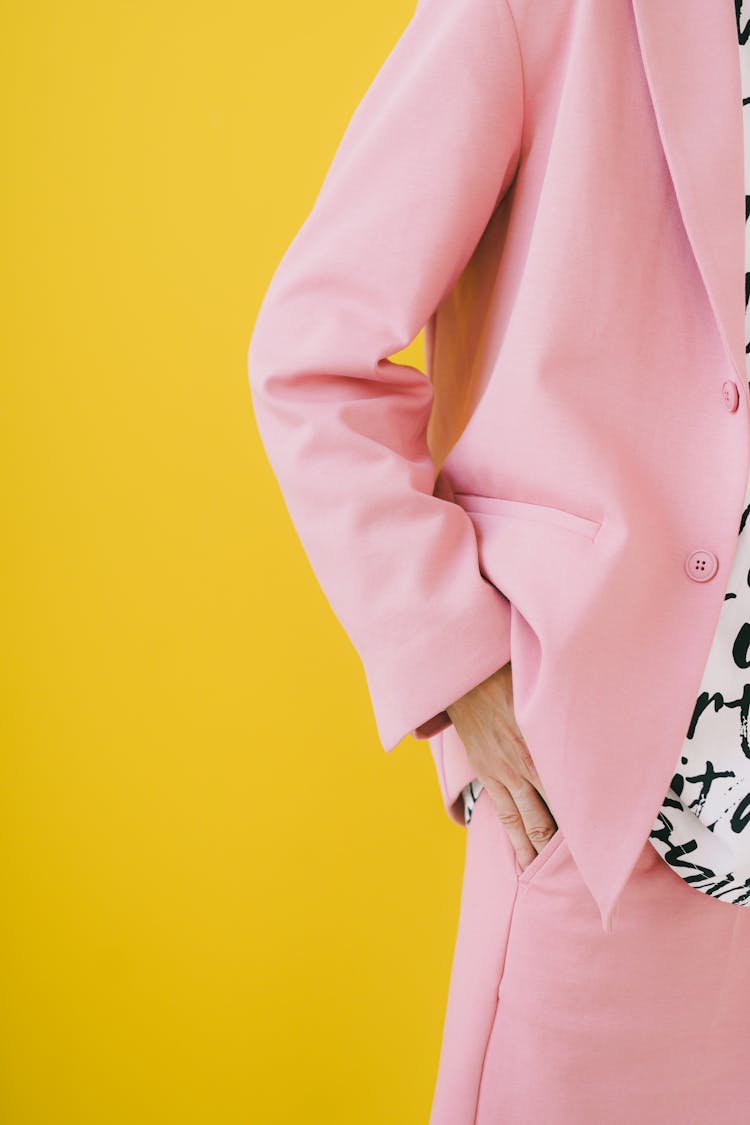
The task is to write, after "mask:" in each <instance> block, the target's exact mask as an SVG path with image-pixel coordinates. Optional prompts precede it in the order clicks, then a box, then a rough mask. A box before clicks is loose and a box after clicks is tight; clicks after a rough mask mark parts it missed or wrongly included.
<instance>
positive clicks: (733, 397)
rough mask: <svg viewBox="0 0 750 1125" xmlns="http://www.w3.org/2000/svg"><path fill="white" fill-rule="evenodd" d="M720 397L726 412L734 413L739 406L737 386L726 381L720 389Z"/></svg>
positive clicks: (729, 380)
mask: <svg viewBox="0 0 750 1125" xmlns="http://www.w3.org/2000/svg"><path fill="white" fill-rule="evenodd" d="M721 397H722V398H723V399H724V405H725V406H726V408H727V410H730V411H732V413H734V411H735V410H736V409H737V407H738V406H739V404H740V392H739V391H738V390H737V384H736V383H734V382H732V380H731V379H727V380H726V382H725V383H724V385H723V387H722V388H721Z"/></svg>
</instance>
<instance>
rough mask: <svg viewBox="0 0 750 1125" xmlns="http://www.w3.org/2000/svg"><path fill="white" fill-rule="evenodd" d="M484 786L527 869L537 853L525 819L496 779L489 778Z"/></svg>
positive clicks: (508, 791) (519, 860) (506, 790)
mask: <svg viewBox="0 0 750 1125" xmlns="http://www.w3.org/2000/svg"><path fill="white" fill-rule="evenodd" d="M483 785H484V788H485V789H486V790H487V793H488V795H489V798H490V801H491V802H492V806H493V808H494V810H495V815H496V816H497V818H498V820H499V821H500V823H501V824H502V826H503V828H504V829H505V831H506V832H507V834H508V838H509V839H510V842H511V844H512V846H513V850H514V851H515V853H516V856H517V858H518V862H519V864H520V865H521V867H526V866H527V865H528V864H529V863H531V861H532V859H534V857H535V856H536V854H537V851H536V848H535V847H534V845H533V843H532V842H531V840H530V839H529V837H528V834H527V832H526V826H525V824H524V820H523V817H522V816H521V813H520V811H519V809H518V806H517V805H516V803H515V801H514V800H513V797H512V796H511V793H510V790H509V789H508V787H507V786H506V785H503V783H502V782H501V781H497V780H495V779H494V778H487V779H486V780H484V781H483Z"/></svg>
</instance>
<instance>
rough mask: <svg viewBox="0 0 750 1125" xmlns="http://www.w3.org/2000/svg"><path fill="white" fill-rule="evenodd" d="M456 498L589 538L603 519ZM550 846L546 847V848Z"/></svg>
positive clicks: (485, 511) (520, 503) (525, 504)
mask: <svg viewBox="0 0 750 1125" xmlns="http://www.w3.org/2000/svg"><path fill="white" fill-rule="evenodd" d="M453 496H454V499H455V502H456V503H457V504H460V505H461V507H462V508H465V509H466V511H467V512H476V513H479V514H481V515H487V516H500V517H504V518H507V519H517V520H527V521H529V522H531V523H543V524H547V525H548V526H549V525H552V526H553V527H562V528H565V530H567V531H573V532H575V533H576V534H577V535H584V536H585V537H586V538H587V539H592V540H593V539H595V538H596V535H597V532H598V531H599V528H600V527H601V521H600V520H595V519H591V518H590V517H589V516H580V515H578V514H576V513H574V512H568V511H566V510H565V509H564V508H553V507H550V506H549V505H547V504H534V503H531V502H530V501H528V500H509V499H507V498H505V497H500V496H481V495H480V494H479V493H477V492H454V493H453ZM545 850H546V849H545Z"/></svg>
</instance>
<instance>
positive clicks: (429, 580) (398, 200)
mask: <svg viewBox="0 0 750 1125" xmlns="http://www.w3.org/2000/svg"><path fill="white" fill-rule="evenodd" d="M522 123H523V82H522V71H521V60H520V57H519V51H518V42H517V39H516V34H515V27H514V25H513V21H512V17H511V14H510V11H509V9H508V7H507V5H506V4H505V3H504V0H418V3H417V5H416V7H415V9H414V10H413V14H412V16H411V18H410V20H409V22H408V24H407V25H406V27H405V29H404V30H403V32H402V33H401V35H400V38H398V40H397V41H396V42H395V45H394V46H393V47H392V48H391V50H390V53H389V54H388V56H387V57H386V59H385V61H384V62H383V64H382V65H381V67H380V69H379V71H378V72H377V74H376V75H375V78H374V79H373V81H372V82H371V84H370V86H369V88H368V89H367V90H366V92H365V94H364V96H363V97H362V99H361V101H360V102H359V104H358V105H357V106H356V107H355V109H354V111H353V113H352V114H351V116H350V118H349V121H348V124H347V126H346V129H345V132H344V134H343V136H342V138H341V141H340V142H339V145H338V148H337V150H336V152H335V154H334V156H333V159H332V161H331V163H330V165H329V167H328V171H327V173H326V175H325V178H324V180H323V182H322V185H321V187H320V190H319V192H318V195H317V197H316V199H315V201H314V203H313V205H312V208H311V210H310V211H309V213H308V215H307V217H306V219H305V221H304V222H303V224H302V225H301V227H300V228H299V229H298V231H297V233H296V235H295V237H294V238H293V240H292V242H291V244H290V245H289V246H288V248H287V249H286V252H285V253H284V255H283V257H282V258H281V261H280V263H279V264H278V266H277V268H276V270H275V272H274V274H273V277H272V279H271V281H270V284H269V285H268V288H267V290H266V293H265V295H264V297H263V300H262V302H261V305H260V308H259V311H258V314H257V317H256V320H255V324H254V327H253V331H252V335H251V338H250V345H249V350H248V373H249V384H250V390H251V395H252V402H253V409H254V413H255V419H256V424H257V427H258V431H259V434H260V437H261V441H262V443H263V446H264V449H265V452H266V454H267V457H268V459H269V461H270V464H271V467H272V470H273V472H274V474H275V477H276V479H277V481H278V484H279V487H280V489H281V492H282V495H283V498H284V502H285V504H286V507H287V510H288V513H289V515H290V517H291V520H292V522H293V524H294V526H295V530H296V532H297V534H298V536H299V539H300V540H301V543H302V546H303V548H304V550H305V553H306V555H307V558H308V560H309V562H310V565H311V566H312V569H313V571H314V573H315V576H316V579H317V580H318V582H319V584H320V586H321V587H322V589H323V592H324V594H325V596H326V598H327V599H328V601H329V603H330V605H331V607H332V609H333V611H334V613H335V615H336V616H337V618H338V620H339V621H340V623H341V625H342V626H343V628H344V630H345V631H346V633H347V635H348V637H349V639H350V640H351V642H352V644H353V646H354V648H355V649H356V651H357V653H358V655H359V657H360V659H361V661H362V664H363V667H364V672H365V676H366V680H367V686H368V690H369V693H370V698H371V702H372V706H373V711H374V716H375V722H376V726H377V731H378V735H379V738H380V740H381V742H382V745H383V748H384V749H385V750H386V751H388V750H392V749H393V748H394V747H395V746H396V745H397V744H398V743H399V742H400V741H401V739H402V738H403V737H404V736H405V735H407V734H413V735H414V736H415V737H417V738H428V737H431V736H432V735H434V734H436V733H438V732H439V731H442V730H444V729H446V727H448V726H449V725H450V718H449V716H448V714H447V711H446V710H445V708H446V707H447V706H448V705H449V704H451V703H452V702H453V701H454V700H456V699H458V698H459V697H460V696H461V695H463V694H464V693H465V692H466V691H468V690H469V689H470V688H471V687H473V686H474V685H476V684H477V683H479V682H480V681H482V680H483V679H485V678H486V677H487V676H489V675H491V674H492V673H493V672H494V671H495V670H496V669H497V668H499V667H501V666H502V665H503V664H505V663H506V662H507V661H508V659H509V658H510V656H509V630H510V610H509V603H508V601H507V599H506V598H505V597H504V595H503V594H502V593H501V592H500V591H499V590H498V589H497V588H496V587H495V586H494V585H492V584H491V583H490V582H489V581H488V580H486V579H485V578H484V577H483V576H482V574H481V573H480V569H479V558H478V544H477V539H476V534H475V531H474V527H473V524H472V522H471V519H470V517H469V516H468V515H467V514H466V512H465V511H464V510H463V509H462V508H461V507H460V506H459V505H458V504H455V503H452V502H451V501H450V499H449V498H446V496H444V495H440V494H439V492H440V489H439V487H438V488H436V475H435V465H434V463H433V460H432V458H431V455H430V451H429V448H428V445H427V423H428V420H429V416H430V409H431V404H432V399H433V387H432V384H431V382H430V380H429V378H428V377H427V376H425V374H424V373H423V372H421V371H420V370H418V369H417V368H415V367H413V366H411V365H408V364H404V363H396V362H394V361H393V360H391V359H390V358H389V357H390V356H391V355H393V354H394V353H396V352H398V351H400V350H401V349H403V348H404V347H406V346H407V345H408V344H409V343H410V342H411V341H412V340H413V339H414V338H415V337H416V336H417V334H418V333H419V331H420V330H421V329H422V328H423V327H424V325H425V324H426V323H427V321H428V320H429V319H430V317H431V316H432V314H433V312H434V311H435V309H436V308H437V306H438V305H439V304H440V302H441V301H442V299H443V298H444V296H445V295H446V294H447V293H448V292H449V290H450V289H451V288H452V287H453V285H454V284H455V282H456V280H457V279H458V277H459V275H460V273H461V272H462V270H463V269H464V267H465V266H466V264H467V263H468V261H469V259H470V257H471V255H472V253H473V251H474V249H475V247H476V245H477V243H478V241H479V239H480V238H481V235H482V232H483V230H484V229H485V227H486V225H487V223H488V221H489V219H490V218H491V216H492V213H493V211H494V209H495V208H496V207H497V205H498V204H499V202H500V201H501V199H502V197H503V195H504V193H505V191H506V190H507V188H508V186H509V185H510V182H511V180H512V178H513V176H514V174H515V170H516V166H517V162H518V159H519V154H520V146H521V131H522Z"/></svg>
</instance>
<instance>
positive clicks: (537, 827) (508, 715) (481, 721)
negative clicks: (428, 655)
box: [446, 661, 557, 868]
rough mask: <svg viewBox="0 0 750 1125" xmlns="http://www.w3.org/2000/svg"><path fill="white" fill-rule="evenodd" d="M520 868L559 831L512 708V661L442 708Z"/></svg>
mask: <svg viewBox="0 0 750 1125" xmlns="http://www.w3.org/2000/svg"><path fill="white" fill-rule="evenodd" d="M446 710H447V712H448V715H449V716H450V718H451V721H452V723H453V725H454V726H455V728H456V732H457V734H458V736H459V738H460V739H461V741H462V742H463V744H464V747H465V748H466V754H467V756H468V758H469V761H470V762H471V764H472V766H473V767H474V773H475V776H476V777H478V778H479V780H480V781H481V782H482V785H483V786H484V787H485V789H486V790H487V794H488V796H489V798H490V800H491V801H492V804H493V806H494V809H495V812H496V813H497V815H498V817H499V818H500V821H501V823H502V824H503V827H504V828H505V829H506V831H507V833H508V836H509V837H510V841H511V843H512V845H513V847H514V849H515V852H516V855H517V857H518V862H519V864H520V865H521V867H522V868H525V867H527V866H528V865H529V864H530V863H531V861H532V860H533V859H534V857H535V856H536V855H538V854H539V852H541V851H542V849H543V848H544V846H545V844H546V843H547V842H548V841H549V839H550V837H551V836H552V835H553V833H554V832H555V831H556V829H557V823H556V821H555V819H554V817H553V816H552V813H551V812H550V810H549V806H548V802H547V798H546V795H545V793H544V789H543V788H542V784H541V781H540V779H539V775H538V773H537V772H536V767H535V765H534V763H533V761H532V758H531V754H530V753H529V749H528V747H527V745H526V743H525V742H524V739H523V736H522V734H521V732H520V730H519V729H518V726H517V724H516V720H515V712H514V710H513V679H512V671H511V666H510V661H508V663H507V664H505V665H504V666H503V667H502V668H500V669H499V670H498V671H497V672H493V674H492V675H491V676H490V677H488V679H486V680H483V681H482V683H480V684H477V686H476V687H474V688H472V689H471V691H469V692H467V693H466V695H463V696H461V698H460V699H458V700H456V702H455V703H452V704H451V705H450V707H447V708H446Z"/></svg>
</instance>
